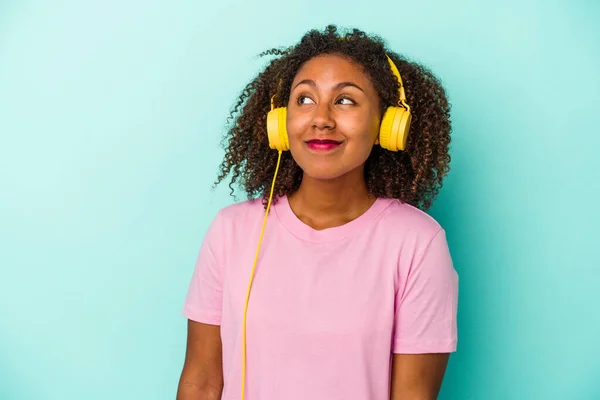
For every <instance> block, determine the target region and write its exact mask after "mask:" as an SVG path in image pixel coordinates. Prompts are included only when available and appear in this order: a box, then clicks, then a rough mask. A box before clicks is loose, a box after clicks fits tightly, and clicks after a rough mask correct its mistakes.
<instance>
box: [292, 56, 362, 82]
mask: <svg viewBox="0 0 600 400" xmlns="http://www.w3.org/2000/svg"><path fill="white" fill-rule="evenodd" d="M305 79H311V80H313V81H315V82H316V83H317V85H318V83H319V81H322V82H331V81H355V82H356V83H362V84H363V85H370V80H369V77H368V76H367V75H366V74H365V72H364V69H363V67H362V66H361V65H360V64H358V63H357V62H355V61H353V60H352V59H351V58H349V57H347V56H343V55H339V54H321V55H318V56H315V57H313V58H311V59H310V60H308V61H307V62H305V63H304V64H303V65H302V66H301V67H300V69H299V70H298V72H297V73H296V76H295V77H294V80H293V82H292V86H294V85H296V84H297V82H300V81H302V80H305Z"/></svg>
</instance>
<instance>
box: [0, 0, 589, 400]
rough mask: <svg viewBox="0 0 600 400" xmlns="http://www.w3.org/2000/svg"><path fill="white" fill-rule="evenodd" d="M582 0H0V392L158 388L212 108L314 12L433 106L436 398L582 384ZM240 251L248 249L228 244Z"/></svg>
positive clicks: (575, 395) (585, 60)
mask: <svg viewBox="0 0 600 400" xmlns="http://www.w3.org/2000/svg"><path fill="white" fill-rule="evenodd" d="M599 20H600V3H599V2H597V1H591V0H590V1H562V2H561V1H551V2H548V1H532V0H521V1H517V0H505V1H503V2H480V1H467V0H459V1H453V2H447V1H442V0H439V1H417V2H415V1H413V2H398V1H371V2H370V3H367V2H358V1H355V2H352V1H346V2H341V1H327V2H325V1H317V0H306V1H304V2H293V3H275V2H266V1H246V2H243V1H223V0H221V1H213V2H203V1H191V0H190V1H170V2H166V1H163V2H159V1H140V0H138V1H116V0H111V1H103V2H99V1H85V2H83V1H74V0H65V1H53V2H49V1H48V2H43V1H27V0H22V1H10V0H8V1H7V0H4V1H3V2H0V134H1V142H0V399H11V400H12V399H15V400H16V399H43V400H55V399H56V400H58V399H60V400H66V399H88V400H95V399H111V400H113V399H169V398H174V397H175V390H176V385H177V380H178V378H179V373H180V371H181V367H182V364H183V355H184V348H185V320H184V318H183V317H182V316H181V307H182V303H183V300H184V296H185V293H186V290H187V285H188V282H189V278H190V276H191V273H192V269H193V263H194V261H195V257H196V254H197V251H198V248H199V246H200V243H201V241H202V237H203V235H204V232H205V229H206V228H207V225H208V223H209V222H210V220H211V219H212V217H213V216H214V214H215V212H216V210H217V209H218V208H221V207H223V206H225V205H227V204H229V203H231V202H232V201H233V199H231V198H230V197H229V196H228V190H227V187H226V186H223V187H222V188H219V189H217V190H216V191H211V189H210V187H211V184H212V182H213V180H214V178H215V176H216V172H217V166H218V164H219V162H220V158H221V156H222V154H223V152H222V150H221V149H220V147H219V145H218V144H219V140H220V136H221V134H222V133H223V129H224V125H225V118H226V116H227V114H228V112H229V110H230V108H231V106H232V105H233V104H234V101H235V99H236V96H237V95H238V94H239V92H240V90H241V89H242V88H243V87H244V86H245V84H246V83H247V82H248V81H249V80H250V79H252V78H253V76H255V74H256V73H257V72H258V71H259V70H260V69H261V68H262V67H263V65H264V63H265V60H262V59H258V58H257V57H256V55H257V54H258V53H260V52H261V51H263V50H265V49H267V48H271V47H279V46H287V45H290V44H293V43H296V42H297V41H298V40H299V39H300V37H301V36H302V34H303V33H304V32H305V31H307V30H308V29H311V28H318V29H322V28H324V27H325V25H327V24H329V23H336V24H338V25H340V26H348V27H354V26H356V27H359V28H361V29H363V30H365V31H368V32H374V33H377V34H379V35H381V36H382V37H384V38H385V39H386V40H387V41H388V44H389V46H390V47H391V48H392V49H393V50H394V51H397V52H400V53H403V54H406V55H408V56H409V57H411V58H413V59H415V60H417V61H420V62H422V63H424V64H425V65H427V66H429V67H430V68H431V69H432V70H433V71H434V72H435V73H436V74H437V75H438V76H439V77H440V78H441V80H442V81H443V83H444V85H445V86H446V88H447V90H448V95H449V97H450V100H451V102H452V104H453V109H452V113H453V114H452V115H453V127H454V131H453V142H452V164H451V167H452V170H451V173H450V175H449V177H448V178H447V180H446V182H445V185H444V188H443V190H442V192H441V193H440V196H439V197H438V200H437V202H436V203H435V206H434V207H433V209H431V210H430V212H431V214H432V215H433V216H434V217H435V218H436V219H438V220H439V221H440V223H441V224H442V225H443V226H444V227H445V228H446V230H447V232H448V237H449V241H450V246H451V250H452V254H453V258H454V261H455V265H456V268H457V270H458V272H459V274H460V277H461V281H460V282H461V286H460V310H459V335H460V339H459V351H458V353H456V354H455V355H453V356H452V357H451V362H450V365H449V367H448V372H447V375H446V379H445V382H444V387H443V390H442V395H441V396H440V398H441V399H444V400H448V399H459V400H464V399H477V400H479V399H481V400H496V399H497V400H506V399H516V400H519V399H569V400H578V399H600V381H599V380H598V376H599V374H600V357H599V355H600V341H599V340H600V295H599V292H600V271H599V267H600V251H599V248H600V243H598V240H599V235H598V233H597V226H598V223H599V222H600V207H598V204H599V201H598V199H597V197H598V195H599V194H600V183H599V169H600V158H599V157H598V156H597V154H596V151H597V149H598V148H599V146H600V139H599V136H600V132H599V131H600V128H599V127H600V117H599V115H600V113H599V111H598V108H599V107H600V25H599V24H598V21H599ZM250 261H251V260H249V262H250Z"/></svg>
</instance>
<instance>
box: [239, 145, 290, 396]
mask: <svg viewBox="0 0 600 400" xmlns="http://www.w3.org/2000/svg"><path fill="white" fill-rule="evenodd" d="M280 162H281V150H279V157H278V158H277V166H276V167H275V175H274V176H273V183H271V193H270V194H269V203H268V204H267V211H266V212H265V219H264V220H263V225H262V230H261V231H260V238H259V239H258V248H257V249H256V256H255V257H254V265H252V272H251V273H250V282H249V283H248V292H247V293H246V303H245V304H244V326H243V328H242V400H244V399H245V398H246V317H247V315H248V300H250V289H252V281H253V280H254V271H255V270H256V263H257V262H258V254H259V253H260V245H261V243H262V240H263V235H264V233H265V227H266V225H267V217H268V216H269V210H270V208H271V201H272V200H273V191H274V190H275V180H276V179H277V172H278V171H279V163H280Z"/></svg>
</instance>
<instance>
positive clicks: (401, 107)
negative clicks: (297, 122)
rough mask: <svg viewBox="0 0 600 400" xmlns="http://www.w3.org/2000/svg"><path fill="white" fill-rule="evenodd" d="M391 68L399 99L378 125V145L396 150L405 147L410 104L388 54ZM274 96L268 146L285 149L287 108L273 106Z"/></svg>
mask: <svg viewBox="0 0 600 400" xmlns="http://www.w3.org/2000/svg"><path fill="white" fill-rule="evenodd" d="M386 57H387V59H388V62H389V64H390V68H391V69H392V73H393V74H394V76H396V78H398V83H399V84H400V89H399V94H400V100H399V101H398V106H397V107H394V106H392V107H388V108H387V110H386V111H385V114H384V115H383V118H382V120H381V126H380V127H379V145H380V146H381V147H383V148H384V149H386V150H390V151H398V150H404V149H406V141H407V139H408V131H409V129H410V121H411V115H410V106H409V105H408V104H406V94H405V93H404V84H403V83H402V77H401V76H400V72H399V71H398V68H396V65H395V64H394V62H393V61H392V59H391V58H390V57H389V56H386ZM275 96H276V95H273V97H271V111H269V114H267V134H268V136H269V146H270V147H271V148H272V149H275V150H279V151H286V150H289V149H290V142H289V139H288V134H287V129H286V125H285V120H286V116H287V109H286V108H285V107H278V108H275V100H274V99H275Z"/></svg>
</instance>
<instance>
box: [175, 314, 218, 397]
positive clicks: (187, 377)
mask: <svg viewBox="0 0 600 400" xmlns="http://www.w3.org/2000/svg"><path fill="white" fill-rule="evenodd" d="M222 391H223V361H222V348H221V331H220V327H219V326H216V325H207V324H202V323H200V322H195V321H192V320H188V335H187V348H186V353H185V363H184V366H183V371H182V373H181V378H180V380H179V387H178V389H177V400H219V399H220V398H221V393H222Z"/></svg>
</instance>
